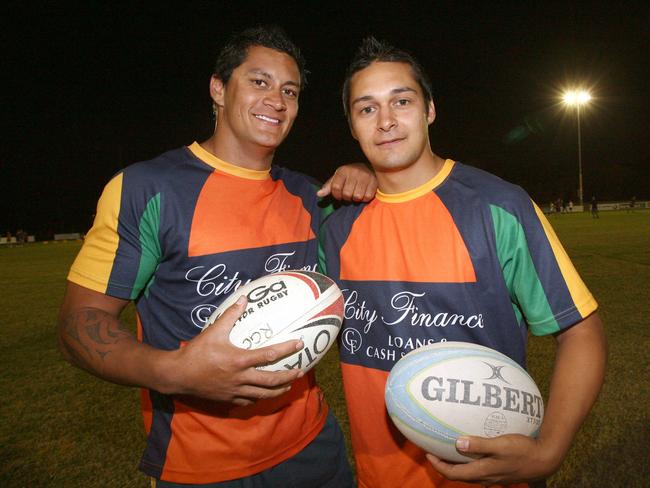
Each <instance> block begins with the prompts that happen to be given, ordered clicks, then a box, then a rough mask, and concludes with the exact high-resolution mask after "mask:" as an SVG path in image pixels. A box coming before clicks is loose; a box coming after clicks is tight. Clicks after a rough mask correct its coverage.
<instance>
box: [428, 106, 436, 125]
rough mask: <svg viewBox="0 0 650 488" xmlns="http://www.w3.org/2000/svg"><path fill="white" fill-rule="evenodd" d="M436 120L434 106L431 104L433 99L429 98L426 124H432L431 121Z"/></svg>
mask: <svg viewBox="0 0 650 488" xmlns="http://www.w3.org/2000/svg"><path fill="white" fill-rule="evenodd" d="M434 120H436V106H435V105H434V104H433V100H429V113H428V114H427V124H428V125H431V124H433V121H434Z"/></svg>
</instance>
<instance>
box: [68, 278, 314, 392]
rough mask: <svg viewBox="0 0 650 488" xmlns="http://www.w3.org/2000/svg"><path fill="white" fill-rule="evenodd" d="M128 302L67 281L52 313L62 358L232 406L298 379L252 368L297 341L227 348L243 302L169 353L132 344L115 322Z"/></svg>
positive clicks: (124, 380) (120, 378)
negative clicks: (58, 308)
mask: <svg viewBox="0 0 650 488" xmlns="http://www.w3.org/2000/svg"><path fill="white" fill-rule="evenodd" d="M127 304H128V301H126V300H120V299H116V298H113V297H109V296H107V295H104V294H102V293H98V292H95V291H93V290H89V289H87V288H84V287H82V286H79V285H76V284H74V283H68V287H67V290H66V294H65V297H64V300H63V305H62V307H61V312H60V314H59V343H60V346H61V350H62V352H63V355H64V357H65V358H66V359H67V360H68V361H69V362H71V363H72V364H74V365H76V366H78V367H80V368H83V369H85V370H86V371H89V372H90V373H92V374H94V375H96V376H98V377H100V378H103V379H106V380H109V381H111V382H114V383H118V384H123V385H129V386H139V387H145V388H150V389H153V390H156V391H160V392H161V393H167V394H185V395H194V396H199V397H202V398H208V399H211V400H216V401H226V402H232V403H235V404H237V405H247V404H250V403H252V402H253V401H255V400H257V399H260V398H271V397H275V396H278V395H281V394H282V393H284V392H286V391H287V390H288V389H289V388H290V383H291V382H292V381H294V380H295V379H296V378H297V377H299V376H301V374H300V373H299V372H298V371H286V372H279V373H277V372H266V371H259V370H257V369H256V368H255V366H258V365H261V364H267V363H269V362H274V361H276V360H277V359H279V358H281V357H284V356H287V355H289V354H292V353H294V352H295V351H296V350H297V349H299V348H300V347H302V343H301V342H299V341H288V342H285V343H282V344H277V345H274V346H269V347H266V348H261V349H256V350H251V351H247V350H243V349H240V348H237V347H235V346H233V345H232V344H231V343H230V341H229V339H228V334H229V332H230V329H231V328H232V326H233V324H234V323H235V320H236V319H237V318H238V317H239V315H240V314H241V313H242V311H243V307H244V305H245V301H240V302H238V303H237V304H235V305H233V306H232V307H231V308H230V309H228V311H227V312H226V313H224V315H223V316H222V317H221V318H220V319H219V320H218V321H217V322H216V323H215V324H214V325H212V326H211V327H209V328H208V329H207V330H206V331H205V333H203V334H200V335H198V336H196V337H195V338H194V339H192V340H191V341H189V342H188V343H187V344H186V346H185V347H182V348H180V349H177V350H174V351H164V350H160V349H156V348H153V347H151V346H149V345H147V344H143V343H142V342H140V341H138V340H137V339H136V338H135V337H134V336H133V334H132V333H131V332H130V331H129V329H128V327H126V326H125V325H124V324H122V323H121V322H120V319H119V317H120V314H121V312H122V310H123V309H124V307H125V306H126V305H127Z"/></svg>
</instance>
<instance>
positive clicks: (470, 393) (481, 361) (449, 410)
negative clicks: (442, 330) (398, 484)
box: [385, 342, 544, 463]
mask: <svg viewBox="0 0 650 488" xmlns="http://www.w3.org/2000/svg"><path fill="white" fill-rule="evenodd" d="M385 399H386V409H387V410H388V414H389V415H390V417H391V419H392V421H393V423H394V424H395V426H396V427H397V428H398V429H399V431H400V432H401V433H402V434H404V436H405V437H406V438H407V439H409V440H410V441H411V442H413V443H414V444H416V445H417V446H419V447H421V448H422V449H424V450H425V451H426V452H430V453H432V454H435V455H436V456H438V457H440V458H442V459H445V460H448V461H452V462H460V463H465V462H469V461H471V460H472V459H471V458H469V457H467V456H464V455H462V454H460V453H459V452H458V451H457V450H456V446H455V442H456V439H457V438H458V437H459V436H463V435H471V436H480V437H496V436H499V435H503V434H523V435H527V436H533V437H534V436H536V435H537V431H538V429H539V427H540V425H541V423H542V419H543V418H544V401H543V399H542V396H541V394H540V392H539V389H538V388H537V385H536V384H535V381H534V380H533V379H532V378H531V377H530V376H529V375H528V373H527V372H526V371H525V370H524V369H523V368H522V367H521V366H519V364H517V363H516V362H515V361H513V360H512V359H510V358H509V357H508V356H506V355H504V354H501V353H500V352H498V351H495V350H493V349H490V348H488V347H484V346H479V345H476V344H471V343H468V342H440V343H436V344H431V345H428V346H424V347H421V348H419V349H415V350H413V351H411V352H410V353H408V354H407V355H406V356H404V357H403V358H402V359H400V360H399V361H398V362H397V363H395V365H394V366H393V369H392V370H391V372H390V374H389V376H388V380H387V382H386V396H385Z"/></svg>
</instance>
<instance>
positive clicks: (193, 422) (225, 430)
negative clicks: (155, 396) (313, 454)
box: [162, 374, 328, 483]
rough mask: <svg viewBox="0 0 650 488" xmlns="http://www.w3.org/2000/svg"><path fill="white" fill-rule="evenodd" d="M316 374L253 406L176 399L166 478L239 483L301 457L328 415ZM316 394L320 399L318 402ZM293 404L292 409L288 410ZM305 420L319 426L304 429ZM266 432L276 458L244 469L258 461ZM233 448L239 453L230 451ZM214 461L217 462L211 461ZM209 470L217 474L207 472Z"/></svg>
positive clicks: (186, 480) (191, 481)
mask: <svg viewBox="0 0 650 488" xmlns="http://www.w3.org/2000/svg"><path fill="white" fill-rule="evenodd" d="M312 375H313V374H309V375H307V376H304V377H303V378H300V379H299V380H296V381H295V382H294V384H293V388H292V389H291V390H290V391H289V392H287V393H286V394H284V395H282V396H280V397H278V398H274V399H269V400H265V401H261V402H257V403H255V404H254V405H251V406H248V407H233V406H231V405H229V404H223V403H216V404H215V403H214V402H209V401H206V400H201V399H198V398H191V397H184V398H178V399H176V400H174V418H173V420H172V424H171V428H172V433H173V434H172V436H171V440H170V442H169V447H168V449H167V461H166V463H165V466H164V469H163V473H162V479H175V480H178V481H177V482H181V483H204V482H205V481H204V480H206V479H220V480H226V479H236V478H241V477H244V476H248V475H249V474H250V472H251V469H253V470H254V471H255V472H259V471H263V470H265V469H267V468H270V467H272V466H274V465H276V464H277V463H278V458H279V457H284V458H289V457H291V456H293V455H294V454H297V453H298V452H299V451H300V450H302V449H303V448H304V447H305V446H306V444H308V443H309V442H310V441H311V439H313V437H315V435H316V434H317V433H318V432H319V431H320V429H322V428H323V425H324V423H325V419H326V417H327V412H328V408H327V405H326V404H325V403H324V401H323V398H322V392H320V390H318V389H317V388H316V389H314V388H310V386H309V384H310V383H311V384H313V376H312ZM301 383H302V385H301ZM314 395H317V396H318V397H319V398H318V399H317V400H316V401H314V398H313V396H314ZM288 404H291V405H292V408H284V407H285V406H286V405H288ZM299 406H301V407H299ZM304 418H308V419H319V421H318V422H316V423H311V422H310V423H309V424H308V425H302V419H304ZM307 430H308V431H307ZM260 432H267V433H269V435H268V437H266V438H265V440H264V444H265V445H264V450H265V451H266V452H268V453H272V455H270V456H269V458H267V459H258V462H257V464H256V465H250V464H249V465H246V466H243V467H242V466H241V456H242V453H243V455H244V456H245V457H246V458H247V459H255V458H256V453H257V452H259V450H260V449H259V448H260V445H259V442H260V437H259V433H260ZM215 439H219V442H215ZM305 439H306V440H305ZM233 443H235V444H237V449H236V450H233V449H232V448H231V447H230V446H231V445H232V444H233ZM247 453H248V454H247ZM210 459H213V460H214V462H213V463H210V462H206V461H209V460H210ZM206 466H211V469H210V470H209V471H206Z"/></svg>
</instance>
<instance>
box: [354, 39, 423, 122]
mask: <svg viewBox="0 0 650 488" xmlns="http://www.w3.org/2000/svg"><path fill="white" fill-rule="evenodd" d="M374 62H387V63H405V64H408V65H409V66H410V67H411V71H412V72H413V77H414V78H415V81H417V82H418V85H420V88H421V89H422V95H423V96H424V102H425V110H426V113H427V115H428V114H429V102H430V101H431V100H432V99H433V97H432V96H431V82H430V81H429V77H428V76H427V75H426V73H425V72H424V70H423V69H422V65H421V64H420V63H419V62H418V61H417V59H415V58H414V57H413V56H412V55H411V54H410V53H408V52H407V51H404V50H402V49H398V48H396V47H394V46H391V45H390V44H388V43H387V42H384V41H378V40H377V39H375V38H374V37H373V36H370V37H366V38H365V39H364V40H363V41H361V45H360V46H359V49H358V50H357V52H356V54H355V55H354V57H353V58H352V61H351V62H350V64H349V65H348V69H347V71H346V73H345V81H344V82H343V94H342V95H343V111H344V112H345V116H346V117H347V118H348V119H349V118H350V111H349V104H350V80H351V79H352V77H353V76H354V74H355V73H357V72H358V71H361V70H362V69H365V68H367V67H368V66H370V65H371V64H372V63H374Z"/></svg>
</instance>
